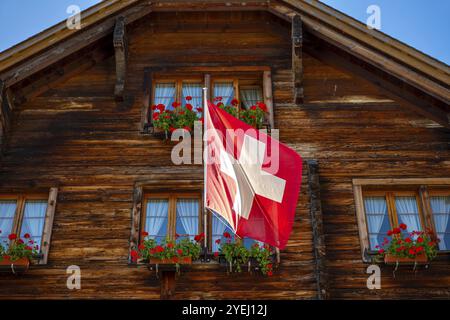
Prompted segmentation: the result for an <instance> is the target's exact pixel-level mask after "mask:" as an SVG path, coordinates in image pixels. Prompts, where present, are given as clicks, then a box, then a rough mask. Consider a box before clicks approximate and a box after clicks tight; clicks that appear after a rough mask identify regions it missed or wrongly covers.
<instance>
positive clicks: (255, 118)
mask: <svg viewBox="0 0 450 320" xmlns="http://www.w3.org/2000/svg"><path fill="white" fill-rule="evenodd" d="M214 102H216V103H217V104H216V106H217V107H219V108H221V109H223V110H225V111H226V112H228V113H229V114H231V115H232V116H234V117H236V118H238V119H240V120H242V121H244V122H245V123H247V124H248V125H250V126H252V127H254V128H256V129H261V128H262V127H263V126H264V120H265V118H266V114H267V106H266V104H265V103H264V102H257V103H255V105H253V106H251V107H250V108H248V109H239V108H238V106H239V101H238V100H237V99H233V100H232V101H231V105H225V104H224V103H223V102H222V97H217V98H215V99H214Z"/></svg>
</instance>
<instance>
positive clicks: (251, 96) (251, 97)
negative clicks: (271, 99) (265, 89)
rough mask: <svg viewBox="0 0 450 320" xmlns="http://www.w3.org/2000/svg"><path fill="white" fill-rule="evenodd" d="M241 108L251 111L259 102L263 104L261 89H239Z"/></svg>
mask: <svg viewBox="0 0 450 320" xmlns="http://www.w3.org/2000/svg"><path fill="white" fill-rule="evenodd" d="M239 93H240V100H241V106H242V108H244V109H249V108H250V107H251V106H254V105H256V103H257V102H263V97H262V90H261V87H242V88H239Z"/></svg>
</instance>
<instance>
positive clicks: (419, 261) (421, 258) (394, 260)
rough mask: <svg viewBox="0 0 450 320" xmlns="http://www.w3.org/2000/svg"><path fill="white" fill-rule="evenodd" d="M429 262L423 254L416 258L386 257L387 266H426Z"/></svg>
mask: <svg viewBox="0 0 450 320" xmlns="http://www.w3.org/2000/svg"><path fill="white" fill-rule="evenodd" d="M427 262H428V258H427V256H426V254H425V253H422V254H420V255H418V256H416V257H415V258H408V257H396V256H393V255H390V254H386V255H385V256H384V263H385V264H426V263H427Z"/></svg>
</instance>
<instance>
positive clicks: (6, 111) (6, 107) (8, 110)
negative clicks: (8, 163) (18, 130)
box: [0, 80, 13, 153]
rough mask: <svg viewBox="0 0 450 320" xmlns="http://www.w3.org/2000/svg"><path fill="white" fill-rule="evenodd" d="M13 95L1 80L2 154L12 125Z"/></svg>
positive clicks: (0, 124)
mask: <svg viewBox="0 0 450 320" xmlns="http://www.w3.org/2000/svg"><path fill="white" fill-rule="evenodd" d="M12 98H13V96H12V93H11V90H10V89H9V88H6V85H5V83H4V82H3V81H2V80H0V153H3V151H4V148H5V143H6V142H5V141H6V137H7V133H8V130H9V127H10V123H11V116H12V109H13V105H12Z"/></svg>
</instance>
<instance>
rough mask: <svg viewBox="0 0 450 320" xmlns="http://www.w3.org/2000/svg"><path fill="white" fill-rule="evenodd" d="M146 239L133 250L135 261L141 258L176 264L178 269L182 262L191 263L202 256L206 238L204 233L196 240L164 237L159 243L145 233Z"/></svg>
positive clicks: (133, 259) (132, 254) (145, 260)
mask: <svg viewBox="0 0 450 320" xmlns="http://www.w3.org/2000/svg"><path fill="white" fill-rule="evenodd" d="M143 237H144V240H143V241H141V243H140V244H139V247H138V248H137V250H132V252H131V259H132V261H133V262H136V261H138V260H141V261H143V262H147V263H150V264H156V265H159V264H163V265H175V266H176V267H177V269H178V267H179V265H180V264H191V263H192V261H194V260H197V259H198V258H199V256H200V252H201V246H200V243H201V241H202V240H203V239H204V234H203V233H202V234H199V235H197V236H195V238H194V241H191V240H190V239H188V238H183V239H182V240H178V239H179V237H178V235H176V236H175V240H171V239H169V238H166V239H164V240H163V241H162V242H161V244H158V243H157V241H156V240H155V239H151V238H149V237H148V233H147V232H144V233H143Z"/></svg>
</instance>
